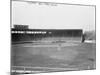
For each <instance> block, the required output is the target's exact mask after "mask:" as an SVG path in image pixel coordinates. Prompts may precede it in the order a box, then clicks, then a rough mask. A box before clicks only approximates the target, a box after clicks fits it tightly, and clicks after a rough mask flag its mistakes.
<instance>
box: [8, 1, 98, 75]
mask: <svg viewBox="0 0 100 75" xmlns="http://www.w3.org/2000/svg"><path fill="white" fill-rule="evenodd" d="M10 29H11V75H28V74H33V75H34V74H38V73H50V72H64V71H66V72H67V71H68V72H69V71H82V70H95V69H96V6H95V5H85V4H84V5H82V4H69V3H56V2H40V1H32V0H31V1H29V0H12V1H11V28H10Z"/></svg>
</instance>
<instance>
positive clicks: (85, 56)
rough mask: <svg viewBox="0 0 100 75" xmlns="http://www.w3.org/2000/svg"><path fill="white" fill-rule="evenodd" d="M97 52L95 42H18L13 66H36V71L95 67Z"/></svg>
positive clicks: (15, 47)
mask: <svg viewBox="0 0 100 75" xmlns="http://www.w3.org/2000/svg"><path fill="white" fill-rule="evenodd" d="M59 46H61V47H59ZM95 52H96V50H95V43H64V44H60V45H59V44H50V45H49V44H47V45H46V44H42V45H35V44H28V43H27V44H16V45H12V55H11V57H12V66H28V67H34V69H33V70H34V71H44V70H45V71H53V70H54V69H53V68H56V69H57V68H58V69H59V68H61V69H60V70H63V69H62V68H64V70H67V68H72V69H74V68H75V69H76V68H77V69H78V70H88V69H95V60H96V59H95V56H96V55H95V54H96V53H95ZM35 67H40V68H41V69H40V68H39V69H37V68H36V69H35ZM45 67H46V68H45ZM50 68H51V69H50ZM17 69H19V70H20V68H17ZM54 71H55V70H54Z"/></svg>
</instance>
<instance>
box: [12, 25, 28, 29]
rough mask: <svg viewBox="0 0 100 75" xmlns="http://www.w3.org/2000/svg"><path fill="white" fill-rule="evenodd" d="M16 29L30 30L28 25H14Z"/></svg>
mask: <svg viewBox="0 0 100 75" xmlns="http://www.w3.org/2000/svg"><path fill="white" fill-rule="evenodd" d="M14 28H15V29H28V25H14Z"/></svg>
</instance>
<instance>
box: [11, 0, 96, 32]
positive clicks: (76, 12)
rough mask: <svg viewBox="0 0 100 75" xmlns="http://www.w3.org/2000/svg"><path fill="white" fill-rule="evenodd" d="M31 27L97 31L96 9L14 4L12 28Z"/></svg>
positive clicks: (23, 3)
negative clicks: (16, 25)
mask: <svg viewBox="0 0 100 75" xmlns="http://www.w3.org/2000/svg"><path fill="white" fill-rule="evenodd" d="M14 24H18V25H19V24H21V25H29V28H31V29H83V30H84V31H91V30H95V7H93V6H78V5H63V4H58V5H57V6H51V5H44V4H43V5H39V4H31V3H27V2H18V1H13V2H12V27H13V25H14Z"/></svg>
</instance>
